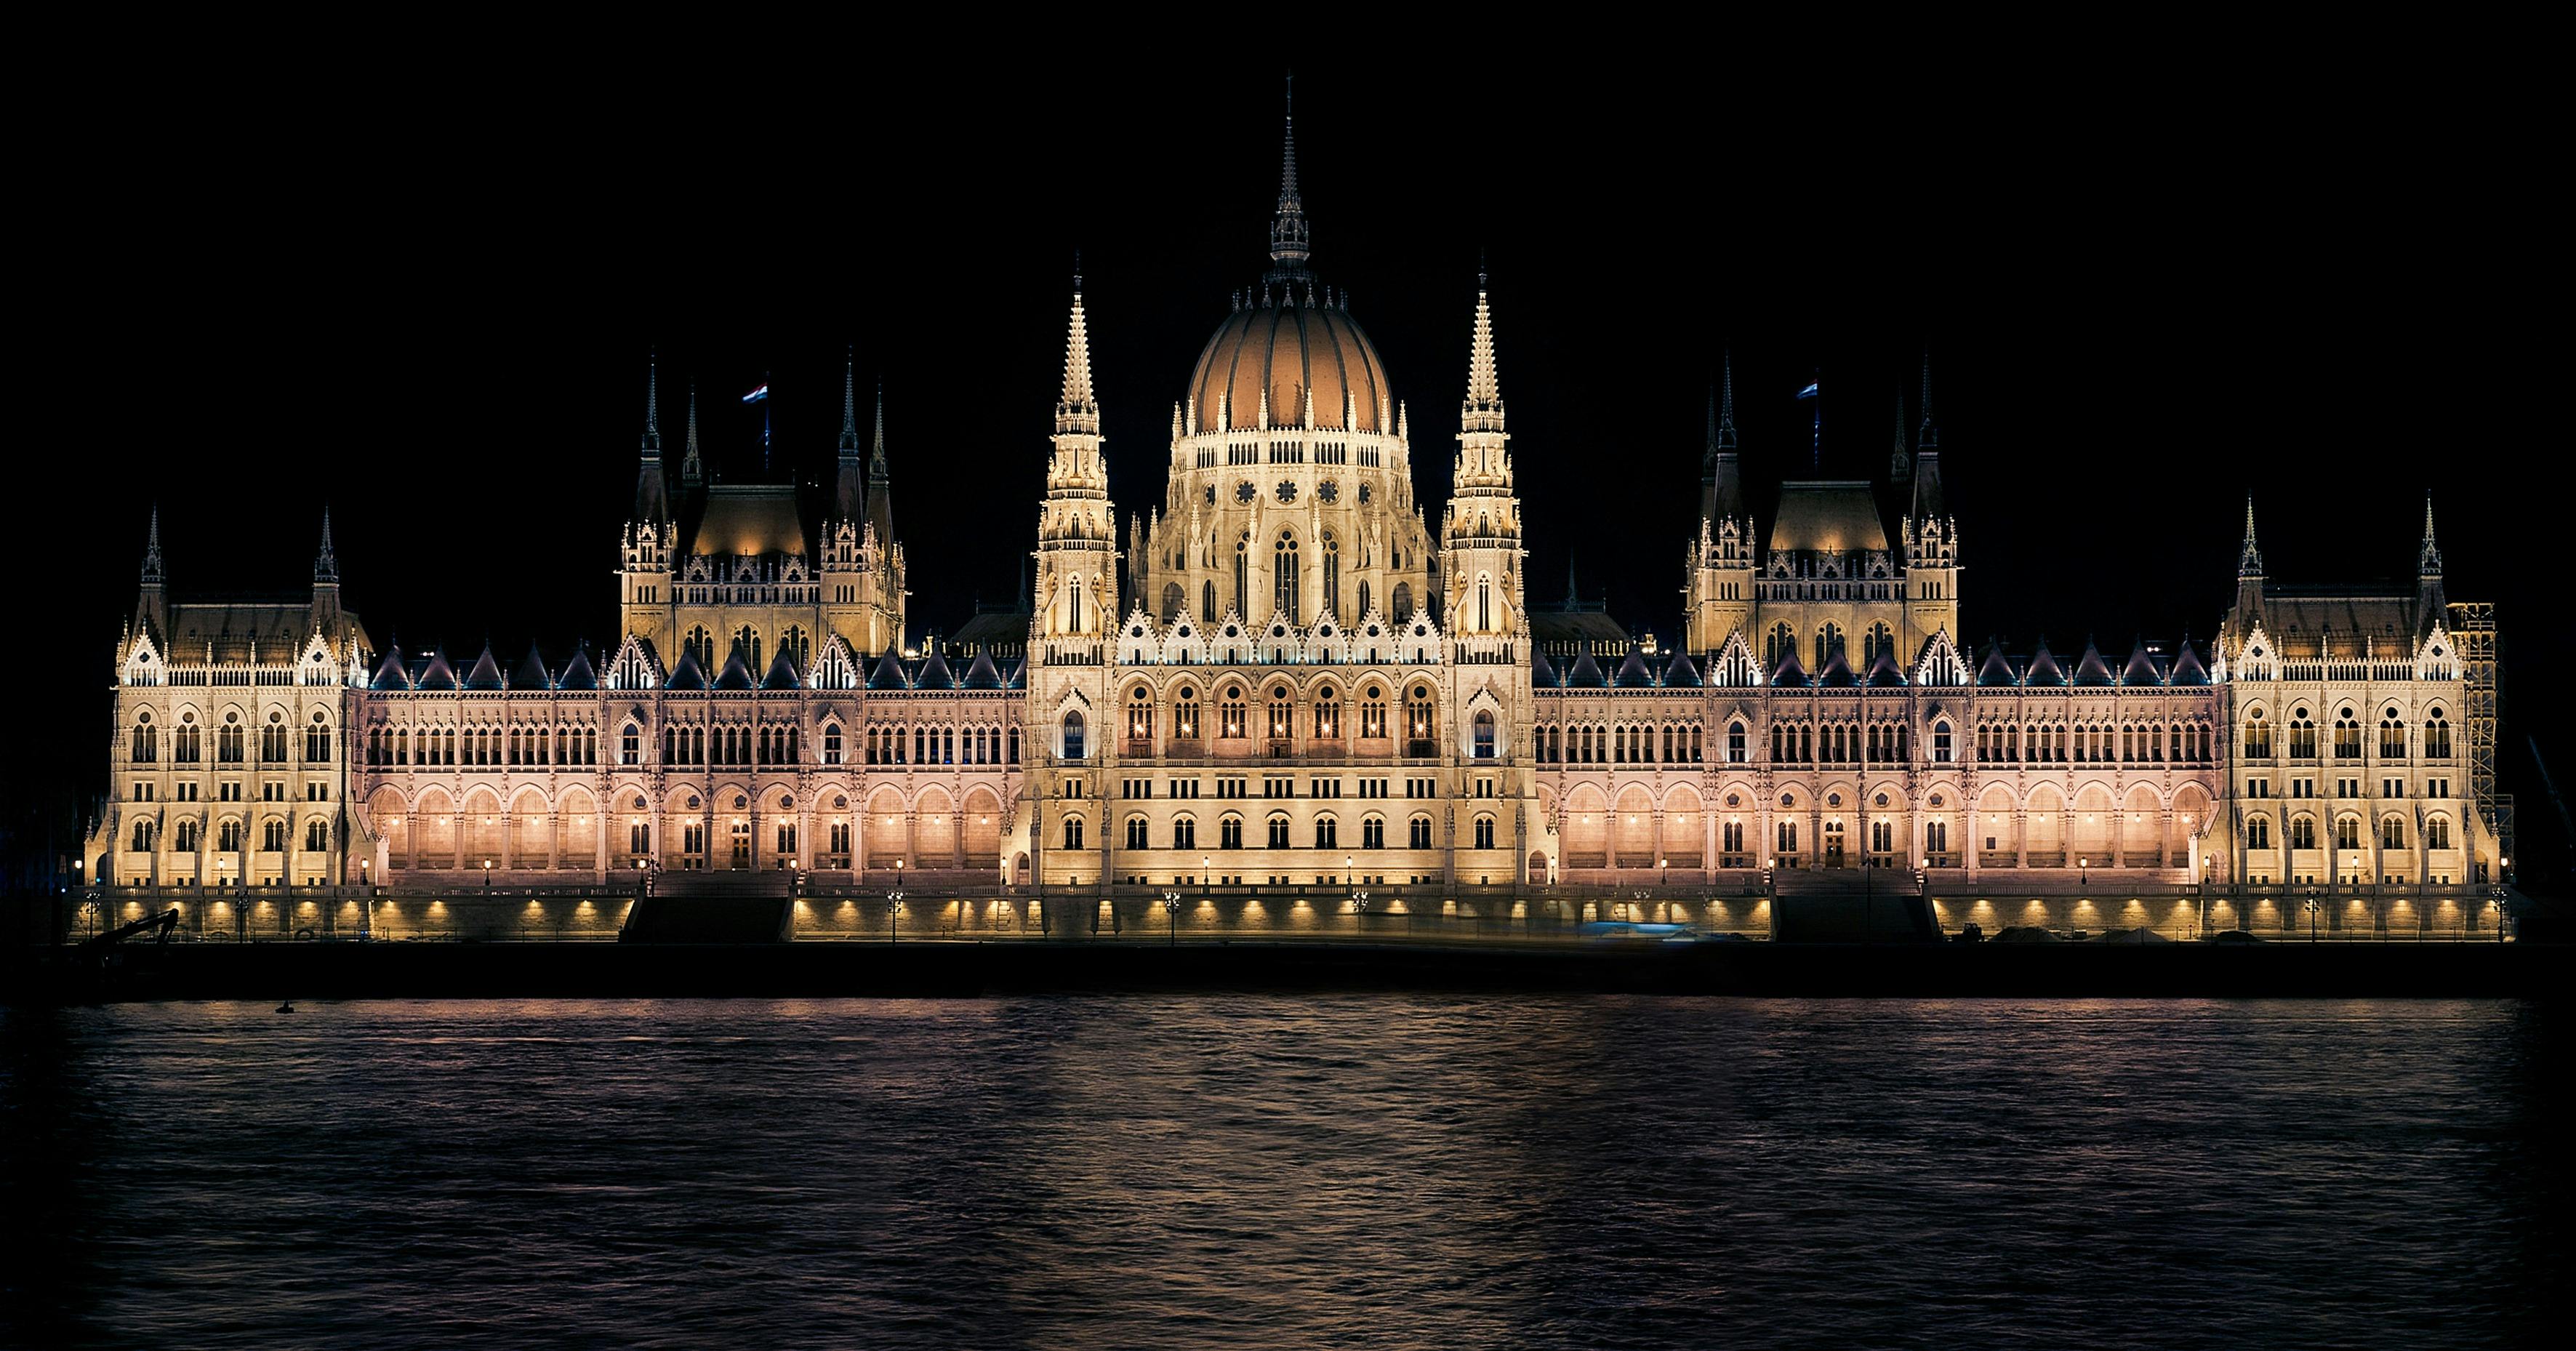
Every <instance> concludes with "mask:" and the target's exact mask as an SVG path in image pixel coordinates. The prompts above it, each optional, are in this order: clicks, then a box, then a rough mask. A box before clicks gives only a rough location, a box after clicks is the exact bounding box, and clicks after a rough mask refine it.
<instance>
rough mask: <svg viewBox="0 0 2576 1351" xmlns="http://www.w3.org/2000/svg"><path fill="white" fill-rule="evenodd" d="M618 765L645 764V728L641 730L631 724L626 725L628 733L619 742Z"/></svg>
mask: <svg viewBox="0 0 2576 1351" xmlns="http://www.w3.org/2000/svg"><path fill="white" fill-rule="evenodd" d="M617 763H619V764H621V765H640V764H642V763H644V729H643V728H640V727H638V726H636V725H635V724H633V723H631V722H630V723H628V724H626V731H625V732H624V734H623V735H622V736H621V737H620V738H619V741H618V749H617Z"/></svg>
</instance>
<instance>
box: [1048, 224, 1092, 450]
mask: <svg viewBox="0 0 2576 1351" xmlns="http://www.w3.org/2000/svg"><path fill="white" fill-rule="evenodd" d="M1077 265H1078V264H1077ZM1055 429H1056V430H1057V431H1058V432H1089V433H1094V434H1097V433H1098V432H1099V431H1100V405H1099V404H1098V403H1097V402H1095V401H1094V400H1093V398H1092V396H1091V336H1090V334H1089V333H1088V332H1086V331H1085V330H1084V328H1083V322H1082V274H1081V273H1079V272H1076V273H1074V274H1073V320H1072V323H1071V326H1070V327H1068V328H1067V329H1066V330H1065V336H1064V395H1063V397H1062V398H1060V399H1058V400H1057V401H1056V405H1055Z"/></svg>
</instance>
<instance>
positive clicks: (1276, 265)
mask: <svg viewBox="0 0 2576 1351" xmlns="http://www.w3.org/2000/svg"><path fill="white" fill-rule="evenodd" d="M1287 108H1288V115H1287V134H1286V139H1285V141H1284V143H1283V148H1282V149H1281V151H1280V153H1279V209H1278V211H1277V212H1276V213H1275V214H1273V215H1272V216H1271V218H1270V263H1271V267H1270V275H1269V276H1267V277H1265V278H1264V279H1263V280H1265V281H1286V280H1290V279H1294V278H1302V277H1304V276H1305V275H1306V259H1307V257H1308V255H1309V253H1310V249H1309V247H1308V246H1309V243H1310V242H1311V241H1310V240H1309V237H1308V235H1307V227H1306V204H1305V203H1304V202H1303V201H1302V200H1300V199H1299V198H1298V196H1297V77H1296V76H1294V75H1291V76H1289V77H1288V102H1287Z"/></svg>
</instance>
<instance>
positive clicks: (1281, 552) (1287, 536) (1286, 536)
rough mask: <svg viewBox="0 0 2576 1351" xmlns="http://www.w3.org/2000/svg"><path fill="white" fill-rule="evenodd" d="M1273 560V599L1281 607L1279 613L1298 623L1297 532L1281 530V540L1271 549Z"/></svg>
mask: <svg viewBox="0 0 2576 1351" xmlns="http://www.w3.org/2000/svg"><path fill="white" fill-rule="evenodd" d="M1271 560H1272V561H1271V601H1272V603H1274V604H1275V605H1277V606H1278V607H1279V613H1280V614H1281V615H1283V616H1285V617H1286V618H1287V620H1288V622H1289V623H1291V624H1294V623H1297V622H1298V617H1297V536H1296V534H1295V532H1293V531H1288V530H1282V531H1280V532H1279V542H1278V544H1276V545H1274V546H1272V549H1271Z"/></svg>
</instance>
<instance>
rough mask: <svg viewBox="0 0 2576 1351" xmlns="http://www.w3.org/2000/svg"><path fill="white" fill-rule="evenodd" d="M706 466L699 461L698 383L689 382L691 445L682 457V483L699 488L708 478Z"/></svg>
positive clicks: (694, 381)
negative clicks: (699, 482) (700, 481)
mask: <svg viewBox="0 0 2576 1351" xmlns="http://www.w3.org/2000/svg"><path fill="white" fill-rule="evenodd" d="M706 472H707V469H706V465H705V464H704V463H702V462H701V461H700V460H699V459H698V382H697V381H696V380H691V381H689V443H688V448H687V450H686V451H685V452H684V453H683V454H682V455H681V457H680V482H681V483H682V484H685V485H687V486H690V487H695V486H697V483H698V481H699V480H700V479H703V478H705V477H706Z"/></svg>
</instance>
